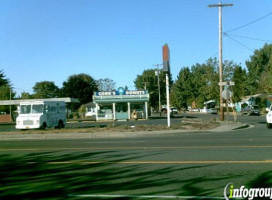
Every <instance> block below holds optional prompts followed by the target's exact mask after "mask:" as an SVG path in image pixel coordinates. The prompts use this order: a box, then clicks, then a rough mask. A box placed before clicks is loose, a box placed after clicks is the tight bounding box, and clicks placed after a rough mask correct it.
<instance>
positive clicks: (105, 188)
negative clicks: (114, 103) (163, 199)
mask: <svg viewBox="0 0 272 200" xmlns="http://www.w3.org/2000/svg"><path fill="white" fill-rule="evenodd" d="M160 153H161V152H158V153H150V154H148V156H151V155H154V154H156V155H159V154H160ZM143 159H144V156H143V155H141V154H140V153H133V152H131V153H130V154H129V155H127V154H125V153H120V152H114V151H100V152H91V153H89V152H88V153H86V152H82V153H78V152H77V153H63V152H50V153H31V154H25V155H21V156H14V155H10V154H5V155H0V169H1V171H0V199H20V200H24V199H49V200H51V199H52V200H53V199H82V195H90V194H92V195H103V194H108V195H110V194H111V195H114V194H125V195H127V196H124V197H122V198H120V197H118V198H117V197H116V198H107V199H136V198H135V197H133V195H170V194H174V195H180V196H212V195H213V194H214V191H216V190H220V191H221V190H222V186H220V185H217V184H216V183H217V182H218V181H219V180H221V181H222V180H223V181H224V180H226V179H228V178H230V177H229V176H223V177H222V176H221V177H220V175H218V176H214V177H207V176H204V175H203V177H197V178H195V177H194V172H195V171H196V170H200V169H205V168H209V167H211V165H207V164H206V165H192V166H188V165H186V166H181V165H167V164H166V165H156V166H154V165H152V164H142V163H141V162H134V163H133V162H131V161H141V160H143ZM188 173H189V174H190V173H191V176H187V178H184V177H185V176H184V175H185V174H188ZM266 175H269V180H267V181H266V182H267V183H271V182H269V181H270V180H271V174H264V175H263V176H261V177H260V180H259V181H260V182H261V181H263V180H264V178H265V177H266ZM188 177H191V178H188ZM210 183H212V185H213V186H212V187H208V189H207V187H206V186H205V185H207V184H210ZM79 195H81V196H79ZM84 199H99V197H98V196H97V197H94V196H93V197H92V198H91V197H88V198H87V197H86V198H84ZM100 199H102V198H100ZM154 199H156V198H154Z"/></svg>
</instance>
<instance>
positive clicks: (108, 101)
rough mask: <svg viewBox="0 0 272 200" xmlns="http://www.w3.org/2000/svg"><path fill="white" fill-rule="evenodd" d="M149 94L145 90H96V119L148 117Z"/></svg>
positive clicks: (94, 100) (94, 99) (94, 96)
mask: <svg viewBox="0 0 272 200" xmlns="http://www.w3.org/2000/svg"><path fill="white" fill-rule="evenodd" d="M148 101H149V94H148V92H147V91H144V90H133V91H131V90H125V89H124V88H122V87H120V88H118V90H116V91H108V92H95V93H94V95H93V102H94V103H95V105H96V111H97V112H96V120H130V119H139V118H142V119H148Z"/></svg>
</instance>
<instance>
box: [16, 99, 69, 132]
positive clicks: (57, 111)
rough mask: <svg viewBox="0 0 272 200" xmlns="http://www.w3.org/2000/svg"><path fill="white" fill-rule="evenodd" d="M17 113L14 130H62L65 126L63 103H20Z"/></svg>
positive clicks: (64, 107)
mask: <svg viewBox="0 0 272 200" xmlns="http://www.w3.org/2000/svg"><path fill="white" fill-rule="evenodd" d="M18 113H19V115H18V117H17V118H16V126H15V127H16V129H36V128H41V129H45V128H46V127H55V128H64V127H65V124H66V105H65V102H64V101H29V102H21V103H20V106H19V107H18Z"/></svg>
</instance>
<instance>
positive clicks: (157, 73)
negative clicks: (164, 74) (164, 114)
mask: <svg viewBox="0 0 272 200" xmlns="http://www.w3.org/2000/svg"><path fill="white" fill-rule="evenodd" d="M153 66H155V67H157V71H155V74H156V76H158V92H159V112H160V113H161V88H160V73H161V71H160V70H159V66H162V64H156V65H153Z"/></svg>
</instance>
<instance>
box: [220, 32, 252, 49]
mask: <svg viewBox="0 0 272 200" xmlns="http://www.w3.org/2000/svg"><path fill="white" fill-rule="evenodd" d="M224 36H226V37H228V38H229V39H231V40H233V41H234V42H236V43H238V44H239V45H241V46H242V47H244V48H246V49H248V50H249V51H251V52H254V51H253V50H252V49H250V48H249V47H247V46H246V45H244V44H242V43H241V42H239V41H237V40H235V39H233V38H232V37H230V36H229V35H228V34H224Z"/></svg>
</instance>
